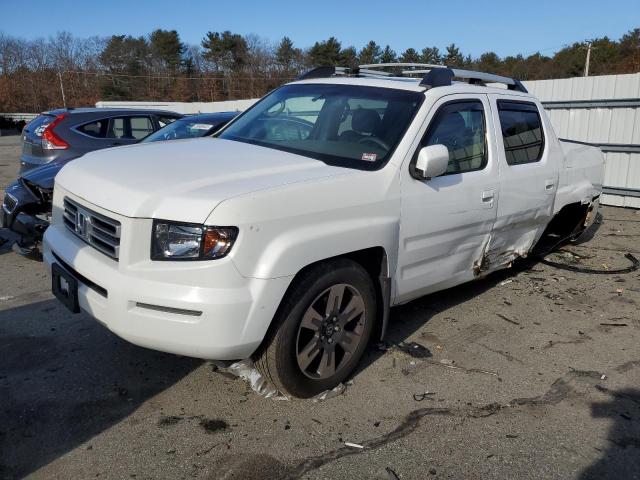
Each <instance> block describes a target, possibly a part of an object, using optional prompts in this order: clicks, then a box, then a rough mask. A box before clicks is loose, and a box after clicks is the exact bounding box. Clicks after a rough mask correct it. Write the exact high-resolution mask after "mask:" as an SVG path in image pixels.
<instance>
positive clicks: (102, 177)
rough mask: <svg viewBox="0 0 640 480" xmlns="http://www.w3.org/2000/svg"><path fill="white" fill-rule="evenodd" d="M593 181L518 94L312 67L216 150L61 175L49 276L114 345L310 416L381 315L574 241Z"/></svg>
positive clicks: (589, 161) (590, 159)
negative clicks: (293, 403) (231, 367)
mask: <svg viewBox="0 0 640 480" xmlns="http://www.w3.org/2000/svg"><path fill="white" fill-rule="evenodd" d="M381 68H382V70H381ZM416 75H417V76H418V78H415V77H416ZM132 160H135V161H132ZM602 177H603V159H602V154H601V153H600V152H599V151H598V150H597V149H594V148H592V147H588V146H584V145H581V146H577V145H574V144H572V145H568V144H565V143H564V142H562V141H560V140H558V139H557V138H556V135H555V133H554V131H553V128H552V125H551V124H550V122H549V120H548V118H547V116H546V115H545V112H544V110H543V108H542V106H541V104H540V102H539V101H538V100H537V99H535V98H534V97H532V96H531V95H529V94H528V93H527V92H526V89H525V88H524V87H523V85H522V84H521V83H520V82H519V81H517V80H514V79H511V78H507V77H499V76H496V75H491V74H485V73H481V72H470V71H465V70H457V69H451V68H447V67H442V66H431V65H419V64H418V65H417V64H394V65H373V66H372V65H369V66H361V67H360V68H358V69H352V70H347V69H339V68H336V67H321V68H319V69H315V70H312V71H311V72H308V73H307V74H305V75H303V76H302V77H301V78H300V79H299V80H297V81H295V82H291V83H289V84H286V85H284V86H282V87H280V88H278V89H276V90H275V91H273V92H272V93H270V94H269V95H267V96H266V97H264V98H263V99H261V100H260V101H259V102H258V103H256V104H255V105H254V106H253V107H251V108H250V109H249V110H247V111H246V112H245V113H243V114H242V115H240V116H239V117H237V118H236V119H235V120H233V121H232V122H231V123H230V124H229V125H227V126H226V127H225V128H224V129H223V130H222V131H221V132H219V133H218V134H216V136H215V138H204V139H194V140H177V141H174V142H170V144H165V145H154V144H149V145H134V146H130V147H123V148H119V149H117V150H115V151H101V152H95V153H91V154H88V155H85V156H84V157H83V158H82V159H80V160H78V161H75V162H73V163H72V164H69V165H68V166H65V167H64V168H63V170H62V171H61V172H60V173H59V174H58V176H57V177H56V185H55V189H54V199H53V224H52V227H50V228H49V229H48V230H47V232H46V234H45V241H44V247H45V248H44V259H45V261H46V263H47V265H48V266H49V268H50V270H51V272H52V288H53V291H54V294H56V296H57V297H58V298H59V299H60V300H61V301H62V302H63V303H65V304H66V305H67V306H68V307H69V308H70V309H71V310H72V311H74V312H79V311H81V310H84V311H86V312H88V313H89V314H91V315H92V316H94V317H95V318H96V319H97V320H98V321H100V322H101V323H103V324H104V325H105V326H106V327H107V328H109V329H110V330H112V331H113V332H115V333H116V334H118V335H120V336H121V337H123V338H125V339H127V340H129V341H131V342H133V343H136V344H138V345H142V346H145V347H149V348H154V349H158V350H162V351H166V352H173V353H177V354H182V355H188V356H194V357H200V358H208V359H217V360H237V359H245V358H249V357H251V358H253V359H254V361H255V363H256V366H257V368H258V369H259V370H260V371H261V373H262V374H263V375H265V376H266V377H267V379H268V380H270V381H272V382H273V383H274V384H275V385H276V386H277V387H278V388H279V389H280V390H281V391H282V392H284V393H288V394H291V395H294V396H299V397H309V396H312V395H315V394H317V393H318V392H321V391H323V390H326V389H327V388H332V387H333V386H335V385H336V384H338V383H339V382H341V381H343V380H344V379H345V378H347V377H348V375H350V374H351V373H352V372H353V370H354V369H355V367H356V365H357V363H358V360H359V359H360V357H361V356H362V354H363V352H364V350H365V348H366V346H367V343H368V342H369V341H370V340H371V338H373V337H374V336H375V337H377V338H380V336H383V335H384V333H385V331H386V328H387V323H388V318H389V308H391V307H392V306H394V305H399V304H402V303H405V302H408V301H410V300H412V299H414V298H417V297H419V296H422V295H425V294H427V293H430V292H434V291H438V290H442V289H446V288H449V287H452V286H454V285H458V284H461V283H464V282H467V281H470V280H473V279H477V278H481V277H483V276H485V275H487V274H488V273H490V272H493V271H495V270H498V269H501V268H506V267H508V266H510V265H511V263H512V262H513V261H514V260H515V259H517V258H519V257H526V256H527V255H529V254H530V252H531V251H532V250H533V249H534V247H535V245H536V244H537V242H538V241H539V239H540V238H541V236H542V235H543V233H544V232H545V230H548V229H549V228H551V227H553V228H554V229H556V230H558V231H559V232H560V234H561V235H567V236H575V235H576V234H578V233H580V232H581V231H582V230H583V229H584V228H586V227H587V226H588V225H589V223H590V222H591V221H593V218H594V217H595V210H596V209H597V207H598V199H599V195H600V192H601V189H602ZM556 233H557V232H556Z"/></svg>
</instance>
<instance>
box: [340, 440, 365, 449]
mask: <svg viewBox="0 0 640 480" xmlns="http://www.w3.org/2000/svg"><path fill="white" fill-rule="evenodd" d="M344 444H345V446H347V447H352V448H361V449H362V448H364V446H363V445H358V444H357V443H351V442H344Z"/></svg>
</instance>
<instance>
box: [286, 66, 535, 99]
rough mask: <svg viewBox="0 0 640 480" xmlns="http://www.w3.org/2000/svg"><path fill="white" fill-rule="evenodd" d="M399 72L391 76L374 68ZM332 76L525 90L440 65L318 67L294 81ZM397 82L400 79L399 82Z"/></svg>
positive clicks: (512, 81) (429, 85)
mask: <svg viewBox="0 0 640 480" xmlns="http://www.w3.org/2000/svg"><path fill="white" fill-rule="evenodd" d="M388 67H394V68H402V70H401V71H400V72H397V73H392V72H387V71H383V70H376V69H378V68H388ZM334 75H361V76H363V77H386V78H388V77H403V76H405V75H424V76H423V77H422V80H421V81H420V85H421V86H423V87H426V88H427V89H429V88H434V87H444V86H448V85H451V84H452V83H453V79H454V78H459V79H462V80H466V81H467V82H469V83H470V84H476V85H484V84H485V83H502V84H503V85H506V86H507V88H508V89H509V90H514V91H518V92H523V93H527V89H526V88H525V86H524V85H523V84H522V82H520V80H518V79H515V78H511V77H504V76H502V75H494V74H493V73H485V72H476V71H473V70H464V69H461V68H450V67H447V66H444V65H432V64H429V63H408V62H399V63H373V64H366V65H360V66H359V67H355V68H348V67H334V66H322V67H316V68H312V69H311V70H309V71H307V72H305V73H303V74H301V75H300V76H298V78H297V79H296V80H309V79H314V78H329V77H332V76H334ZM399 79H400V78H399Z"/></svg>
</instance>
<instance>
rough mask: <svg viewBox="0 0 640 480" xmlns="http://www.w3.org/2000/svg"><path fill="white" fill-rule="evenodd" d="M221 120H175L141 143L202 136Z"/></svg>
mask: <svg viewBox="0 0 640 480" xmlns="http://www.w3.org/2000/svg"><path fill="white" fill-rule="evenodd" d="M220 123H221V122H219V121H217V122H211V121H202V120H195V119H194V120H188V119H184V118H183V119H181V120H176V121H175V122H173V123H170V124H169V125H167V126H165V127H162V128H161V129H160V130H158V131H157V132H154V133H152V134H150V135H148V136H146V137H145V138H144V140H142V142H141V143H147V142H159V141H164V140H177V139H180V138H196V137H204V136H205V135H206V134H208V133H209V132H211V131H212V130H213V129H214V128H215V127H216V126H218V125H219V124H220Z"/></svg>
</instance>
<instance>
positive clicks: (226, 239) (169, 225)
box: [151, 220, 238, 260]
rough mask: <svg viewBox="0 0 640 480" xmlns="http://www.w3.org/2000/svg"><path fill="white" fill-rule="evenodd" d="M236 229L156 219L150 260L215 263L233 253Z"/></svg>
mask: <svg viewBox="0 0 640 480" xmlns="http://www.w3.org/2000/svg"><path fill="white" fill-rule="evenodd" d="M237 236H238V229H237V228H236V227H207V226H205V225H197V224H193V223H175V222H167V221H164V220H154V221H153V230H152V232H151V260H213V259H216V258H222V257H224V256H225V255H227V254H228V253H229V252H230V251H231V247H232V246H233V242H234V241H235V239H236V237H237Z"/></svg>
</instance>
